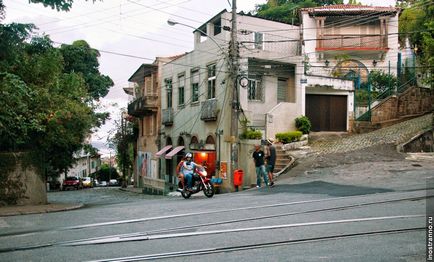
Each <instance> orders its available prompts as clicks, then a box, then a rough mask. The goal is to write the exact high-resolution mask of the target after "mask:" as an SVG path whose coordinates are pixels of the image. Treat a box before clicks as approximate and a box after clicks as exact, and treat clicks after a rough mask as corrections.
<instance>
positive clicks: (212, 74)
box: [207, 64, 216, 99]
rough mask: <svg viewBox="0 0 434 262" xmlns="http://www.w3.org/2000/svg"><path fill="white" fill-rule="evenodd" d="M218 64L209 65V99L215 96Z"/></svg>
mask: <svg viewBox="0 0 434 262" xmlns="http://www.w3.org/2000/svg"><path fill="white" fill-rule="evenodd" d="M215 69H216V65H215V64H212V65H209V66H208V96H207V98H208V99H211V98H215V83H216V72H215Z"/></svg>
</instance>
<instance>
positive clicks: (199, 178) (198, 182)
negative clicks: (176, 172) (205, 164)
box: [178, 169, 214, 199]
mask: <svg viewBox="0 0 434 262" xmlns="http://www.w3.org/2000/svg"><path fill="white" fill-rule="evenodd" d="M207 175H208V174H207V172H206V170H205V169H197V170H196V172H194V173H193V178H192V185H193V187H192V188H191V190H184V188H183V186H182V183H181V181H179V183H178V188H179V190H180V191H181V195H182V197H183V198H185V199H187V198H189V197H191V195H193V194H196V193H199V192H200V191H203V193H204V195H205V196H206V197H208V198H210V197H213V196H214V186H213V185H212V184H211V179H210V178H209V177H208V176H207Z"/></svg>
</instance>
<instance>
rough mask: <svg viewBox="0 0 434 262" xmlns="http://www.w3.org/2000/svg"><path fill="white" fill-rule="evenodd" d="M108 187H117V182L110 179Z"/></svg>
mask: <svg viewBox="0 0 434 262" xmlns="http://www.w3.org/2000/svg"><path fill="white" fill-rule="evenodd" d="M109 186H119V181H117V180H116V179H110V181H109Z"/></svg>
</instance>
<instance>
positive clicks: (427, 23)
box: [399, 0, 434, 83]
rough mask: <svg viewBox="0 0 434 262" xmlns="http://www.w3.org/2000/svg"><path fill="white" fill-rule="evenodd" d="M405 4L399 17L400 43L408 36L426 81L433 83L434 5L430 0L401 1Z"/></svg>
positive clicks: (402, 4)
mask: <svg viewBox="0 0 434 262" xmlns="http://www.w3.org/2000/svg"><path fill="white" fill-rule="evenodd" d="M400 5H401V6H406V7H407V8H406V9H404V11H403V12H402V14H401V16H400V17H399V36H400V42H401V44H402V43H404V41H405V39H406V38H408V39H409V40H410V43H411V44H412V46H413V47H415V50H416V56H417V60H418V62H419V64H420V65H421V66H422V67H421V70H422V71H423V72H426V73H428V74H427V75H428V76H429V77H428V79H426V81H427V82H429V83H433V82H434V80H433V77H434V72H433V67H434V40H433V32H434V5H433V2H432V0H416V1H401V3H400Z"/></svg>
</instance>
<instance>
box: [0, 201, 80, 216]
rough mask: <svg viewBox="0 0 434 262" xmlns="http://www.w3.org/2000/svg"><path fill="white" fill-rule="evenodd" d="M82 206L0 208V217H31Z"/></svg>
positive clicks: (51, 205) (54, 205)
mask: <svg viewBox="0 0 434 262" xmlns="http://www.w3.org/2000/svg"><path fill="white" fill-rule="evenodd" d="M83 206H84V204H82V203H80V204H47V205H36V206H7V207H1V208H0V217H7V216H18V215H31V214H41V213H52V212H61V211H70V210H75V209H79V208H82V207H83Z"/></svg>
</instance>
